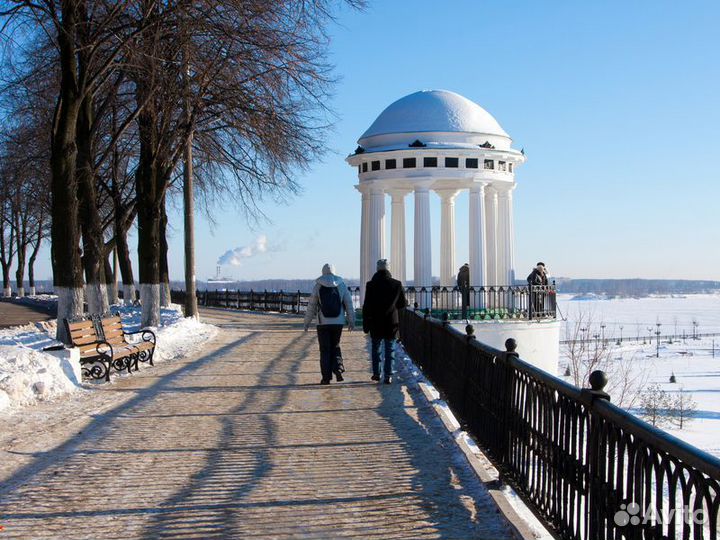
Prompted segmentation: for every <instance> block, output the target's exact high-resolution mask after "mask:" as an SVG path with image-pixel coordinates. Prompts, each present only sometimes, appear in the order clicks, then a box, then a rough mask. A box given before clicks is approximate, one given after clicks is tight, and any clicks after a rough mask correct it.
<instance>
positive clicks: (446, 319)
mask: <svg viewBox="0 0 720 540" xmlns="http://www.w3.org/2000/svg"><path fill="white" fill-rule="evenodd" d="M448 319H449V317H448V314H447V311H443V313H442V315H440V320H441V321H442V322H443V325H444V326H447V325H448V324H449V323H448Z"/></svg>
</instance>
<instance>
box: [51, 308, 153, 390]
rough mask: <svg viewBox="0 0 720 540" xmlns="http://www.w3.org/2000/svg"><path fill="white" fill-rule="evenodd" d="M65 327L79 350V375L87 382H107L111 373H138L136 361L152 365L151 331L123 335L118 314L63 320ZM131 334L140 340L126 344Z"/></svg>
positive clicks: (124, 333)
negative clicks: (72, 320)
mask: <svg viewBox="0 0 720 540" xmlns="http://www.w3.org/2000/svg"><path fill="white" fill-rule="evenodd" d="M65 325H66V328H67V331H68V334H69V336H70V341H71V343H72V345H73V346H75V347H78V349H80V366H81V370H82V375H83V377H85V378H87V379H96V380H99V379H105V380H106V381H109V380H110V373H111V372H112V371H113V370H114V371H125V370H127V371H128V373H130V372H131V371H132V369H133V368H135V371H137V370H138V362H148V363H149V364H150V365H153V361H152V360H153V354H154V352H155V343H156V338H155V334H154V333H153V332H152V331H151V330H140V331H139V332H125V331H124V330H123V327H122V321H121V319H120V316H119V315H116V316H114V317H106V318H104V319H100V318H91V319H87V320H83V321H77V322H69V321H68V320H67V319H66V320H65ZM134 334H141V335H142V341H140V342H138V343H130V342H128V341H127V339H126V336H128V335H134Z"/></svg>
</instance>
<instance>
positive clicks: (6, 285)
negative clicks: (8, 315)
mask: <svg viewBox="0 0 720 540" xmlns="http://www.w3.org/2000/svg"><path fill="white" fill-rule="evenodd" d="M2 275H3V276H2V277H3V296H4V297H6V298H10V297H11V296H12V287H10V265H9V264H7V263H5V262H3V263H2Z"/></svg>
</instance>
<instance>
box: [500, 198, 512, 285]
mask: <svg viewBox="0 0 720 540" xmlns="http://www.w3.org/2000/svg"><path fill="white" fill-rule="evenodd" d="M513 189H515V186H514V185H510V186H503V187H502V188H500V189H498V279H499V280H501V281H502V283H498V285H512V283H513V281H514V280H515V231H514V223H513V202H512V191H513Z"/></svg>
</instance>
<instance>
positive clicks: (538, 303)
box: [171, 284, 557, 320]
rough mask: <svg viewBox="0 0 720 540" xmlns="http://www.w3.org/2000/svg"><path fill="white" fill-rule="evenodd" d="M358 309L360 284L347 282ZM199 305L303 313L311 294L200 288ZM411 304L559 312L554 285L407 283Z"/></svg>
mask: <svg viewBox="0 0 720 540" xmlns="http://www.w3.org/2000/svg"><path fill="white" fill-rule="evenodd" d="M348 288H349V289H350V294H351V295H352V297H353V305H354V306H355V308H356V309H360V308H361V307H362V305H361V303H360V288H359V287H348ZM196 294H197V298H198V305H200V306H207V307H221V308H231V309H249V310H252V311H277V312H280V313H296V314H302V313H305V311H306V310H307V303H308V298H309V297H310V294H309V293H303V292H300V291H297V292H287V291H235V290H215V291H208V290H206V291H197V293H196ZM405 295H406V297H407V301H408V304H409V305H411V306H412V305H414V304H415V303H417V304H418V306H420V307H421V308H427V309H428V310H429V311H430V313H431V314H432V315H433V316H437V317H440V316H441V314H443V313H447V315H448V318H450V319H451V320H460V319H469V320H498V319H525V320H531V319H532V320H536V319H554V318H555V317H556V313H557V304H556V300H555V298H556V296H555V285H554V284H553V285H544V286H533V287H532V288H531V287H529V286H527V285H512V286H510V285H507V286H488V287H470V288H469V289H466V290H464V291H463V290H460V289H459V288H457V287H406V288H405ZM171 298H172V301H173V302H175V303H179V304H182V303H183V302H184V300H185V291H182V290H173V291H171Z"/></svg>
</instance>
